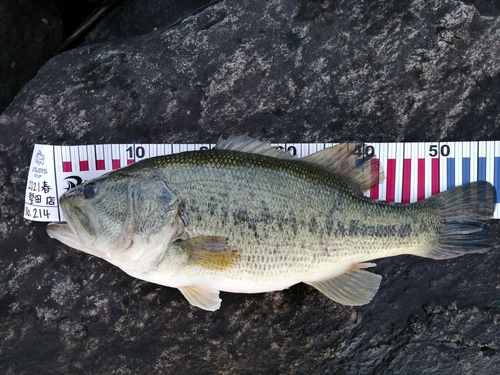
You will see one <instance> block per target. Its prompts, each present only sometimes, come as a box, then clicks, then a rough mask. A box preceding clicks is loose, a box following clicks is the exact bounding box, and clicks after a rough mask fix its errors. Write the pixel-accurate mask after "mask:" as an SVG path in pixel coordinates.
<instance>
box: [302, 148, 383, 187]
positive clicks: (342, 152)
mask: <svg viewBox="0 0 500 375" xmlns="http://www.w3.org/2000/svg"><path fill="white" fill-rule="evenodd" d="M374 156H375V155H374V154H373V153H372V154H369V155H368V156H367V152H366V146H365V144H364V143H361V142H350V143H339V144H338V145H336V146H333V147H329V148H325V149H324V150H321V151H318V152H316V153H314V154H312V155H309V156H306V157H305V158H303V159H302V160H304V161H307V162H309V163H314V164H319V165H322V166H323V167H327V168H328V169H330V170H332V171H333V172H335V173H337V174H338V175H340V176H342V177H344V178H345V179H346V180H349V181H350V182H351V183H353V184H354V185H355V186H357V187H358V188H359V190H360V191H361V192H363V191H366V190H368V189H370V188H371V187H372V186H375V185H378V184H379V183H381V182H382V181H384V179H385V175H384V172H383V171H382V170H381V168H380V164H378V173H377V168H376V167H377V165H376V166H375V168H372V159H373V157H374Z"/></svg>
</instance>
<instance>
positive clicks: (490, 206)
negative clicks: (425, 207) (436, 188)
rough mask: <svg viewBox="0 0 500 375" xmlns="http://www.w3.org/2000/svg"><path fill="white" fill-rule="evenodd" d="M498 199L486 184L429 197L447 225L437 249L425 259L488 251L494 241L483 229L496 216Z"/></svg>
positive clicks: (461, 187)
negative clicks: (487, 221) (491, 241)
mask: <svg viewBox="0 0 500 375" xmlns="http://www.w3.org/2000/svg"><path fill="white" fill-rule="evenodd" d="M496 198H497V197H496V191H495V188H494V187H493V185H491V184H490V183H489V182H486V181H479V182H473V183H471V184H467V185H463V186H458V187H456V188H453V189H450V190H447V191H444V192H442V193H440V194H438V195H435V196H433V197H431V198H429V202H433V203H434V205H435V206H436V208H437V209H438V210H440V211H441V215H442V220H443V221H444V225H443V226H442V228H441V232H440V236H439V242H438V246H437V248H435V249H432V251H431V252H430V253H428V254H427V255H425V256H427V257H429V258H433V259H448V258H455V257H458V256H461V255H464V254H469V253H484V252H486V251H488V249H489V248H490V240H489V237H488V234H487V233H486V232H485V231H483V230H482V227H483V224H484V223H485V222H486V220H488V219H490V218H491V216H492V215H493V212H494V210H495V204H496V201H497V199H496Z"/></svg>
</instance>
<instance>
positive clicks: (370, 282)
mask: <svg viewBox="0 0 500 375" xmlns="http://www.w3.org/2000/svg"><path fill="white" fill-rule="evenodd" d="M373 266H375V264H374V263H357V264H354V265H353V266H352V267H351V268H349V269H348V270H347V271H346V272H344V273H343V274H341V275H338V276H335V277H333V278H331V279H328V280H322V281H315V282H312V283H309V282H308V283H307V284H309V285H311V286H313V287H315V288H316V289H318V290H319V291H320V292H321V293H323V294H324V295H325V296H327V297H328V298H331V299H333V300H334V301H335V302H338V303H341V304H343V305H348V306H361V305H366V304H367V303H368V302H370V301H371V300H372V298H373V297H374V296H375V294H376V293H377V291H378V287H379V285H380V281H381V280H382V276H380V275H377V274H375V273H372V272H368V271H365V270H364V268H368V267H373Z"/></svg>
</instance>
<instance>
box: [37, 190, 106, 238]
mask: <svg viewBox="0 0 500 375" xmlns="http://www.w3.org/2000/svg"><path fill="white" fill-rule="evenodd" d="M60 203H61V208H62V211H63V214H64V217H65V218H66V220H67V221H66V222H61V223H54V224H55V225H57V224H58V225H59V226H60V227H61V226H62V225H63V224H65V225H66V226H68V229H70V230H71V231H72V232H73V233H74V236H75V237H77V238H78V239H79V241H80V244H81V245H85V246H88V245H91V244H92V243H94V242H95V240H96V239H97V237H98V235H99V233H98V230H97V228H98V226H97V223H96V222H95V221H94V220H92V219H91V218H90V216H89V215H87V214H85V212H84V211H83V210H82V209H81V208H80V207H78V206H75V205H72V204H71V203H70V202H68V201H67V200H63V199H61V202H60ZM47 230H48V229H47ZM66 230H67V229H64V231H66ZM49 235H50V233H49ZM56 238H57V237H56Z"/></svg>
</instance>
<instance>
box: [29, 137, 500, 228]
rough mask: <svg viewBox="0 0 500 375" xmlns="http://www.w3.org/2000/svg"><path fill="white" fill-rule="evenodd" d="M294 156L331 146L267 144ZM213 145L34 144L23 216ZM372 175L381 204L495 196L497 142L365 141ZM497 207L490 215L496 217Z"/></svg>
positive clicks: (373, 194) (43, 214)
mask: <svg viewBox="0 0 500 375" xmlns="http://www.w3.org/2000/svg"><path fill="white" fill-rule="evenodd" d="M273 145H274V146H276V147H279V148H283V149H285V150H286V151H288V152H291V153H292V154H294V155H297V156H298V157H304V156H307V155H310V154H313V153H315V152H317V151H320V150H322V149H324V148H326V147H331V146H334V145H335V143H273ZM214 146H215V145H213V144H111V145H84V146H50V145H35V149H34V151H33V156H32V159H31V165H30V170H29V175H28V183H27V186H26V198H25V210H24V218H25V219H28V220H33V221H64V217H63V214H62V212H61V210H60V209H59V203H58V197H59V196H60V195H61V194H63V193H64V192H65V191H66V190H68V189H70V188H72V187H74V186H76V185H79V184H81V183H82V182H84V181H86V180H89V179H92V178H95V177H98V176H100V175H101V174H103V173H105V172H108V171H112V170H115V169H118V168H121V167H124V166H127V165H129V164H132V163H135V162H137V161H139V160H142V159H146V158H150V157H153V156H161V155H169V154H175V153H178V152H183V151H195V150H203V149H209V148H212V147H214ZM364 152H365V154H366V156H373V155H375V157H374V158H373V159H372V168H373V173H374V174H376V175H378V171H379V168H382V170H383V171H385V176H386V178H385V180H384V181H383V182H381V183H380V184H379V185H377V186H374V187H372V188H371V189H370V190H369V191H366V192H365V193H364V194H365V196H367V197H369V198H372V199H377V200H380V201H386V202H396V203H412V202H417V201H419V200H423V199H425V198H428V197H430V196H431V195H433V194H437V193H439V192H441V191H444V190H447V189H450V188H453V187H455V186H459V185H463V184H467V183H469V182H474V181H489V182H491V183H492V184H493V185H494V186H495V188H496V190H497V197H498V198H500V141H473V142H416V143H365V147H364ZM499 203H500V202H497V205H496V209H495V212H494V215H493V218H494V219H498V218H500V211H499Z"/></svg>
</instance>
